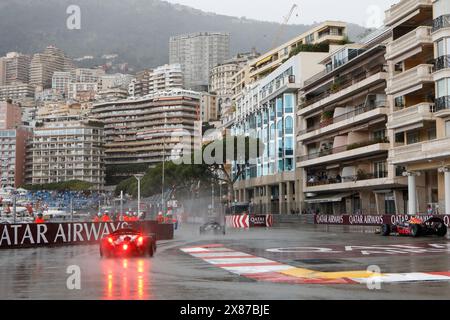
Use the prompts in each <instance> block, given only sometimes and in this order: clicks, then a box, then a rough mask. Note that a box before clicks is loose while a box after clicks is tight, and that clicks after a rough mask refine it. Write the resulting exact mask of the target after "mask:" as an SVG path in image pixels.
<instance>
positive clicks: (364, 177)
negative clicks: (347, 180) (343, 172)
mask: <svg viewBox="0 0 450 320" xmlns="http://www.w3.org/2000/svg"><path fill="white" fill-rule="evenodd" d="M367 178H368V174H367V172H365V171H364V170H363V169H359V170H358V172H357V173H356V179H357V180H358V181H359V180H367Z"/></svg>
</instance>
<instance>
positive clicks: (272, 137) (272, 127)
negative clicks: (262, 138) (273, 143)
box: [270, 124, 275, 140]
mask: <svg viewBox="0 0 450 320" xmlns="http://www.w3.org/2000/svg"><path fill="white" fill-rule="evenodd" d="M270 140H275V124H272V125H271V126H270Z"/></svg>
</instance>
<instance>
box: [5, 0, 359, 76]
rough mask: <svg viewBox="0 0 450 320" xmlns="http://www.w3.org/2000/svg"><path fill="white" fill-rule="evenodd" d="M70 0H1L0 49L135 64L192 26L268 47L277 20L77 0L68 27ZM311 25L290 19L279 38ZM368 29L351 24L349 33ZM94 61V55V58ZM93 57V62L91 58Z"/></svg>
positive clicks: (235, 48)
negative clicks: (72, 26)
mask: <svg viewBox="0 0 450 320" xmlns="http://www.w3.org/2000/svg"><path fill="white" fill-rule="evenodd" d="M73 3H74V2H73V0H8V1H2V2H0V39H1V41H0V54H2V55H3V54H5V53H6V52H8V51H20V52H23V53H34V52H38V51H41V50H43V49H44V48H45V47H46V46H47V45H49V44H53V45H56V46H58V47H60V48H62V49H63V50H65V51H66V52H67V54H68V55H70V56H71V57H74V58H75V57H82V56H85V55H91V56H94V57H96V58H98V57H100V56H102V55H104V54H113V53H114V54H118V55H119V58H118V60H117V61H116V62H129V64H130V66H133V67H135V68H145V67H154V66H157V65H161V64H164V63H167V62H168V42H169V37H170V36H172V35H177V34H181V33H188V32H196V31H223V32H229V33H230V34H231V36H232V41H231V54H235V53H237V52H242V51H250V50H251V49H252V48H253V47H255V48H256V49H257V50H258V51H260V52H264V51H266V50H268V49H269V47H270V45H271V44H272V42H273V39H274V36H275V34H276V33H277V30H278V28H279V24H277V23H270V22H260V21H255V20H248V19H245V18H234V17H229V16H223V15H216V14H211V13H205V12H202V11H200V10H196V9H192V8H189V7H186V6H181V5H174V4H170V3H168V2H164V1H160V0H107V1H105V0H77V1H76V4H77V5H79V6H80V8H81V30H68V29H67V28H66V20H67V18H68V14H66V9H67V7H68V6H69V5H71V4H73ZM309 28H311V26H310V25H295V26H293V25H289V26H287V27H286V28H285V31H284V35H283V37H282V38H281V39H280V41H279V42H280V43H282V42H284V41H286V40H288V39H290V38H292V37H294V36H295V35H298V34H300V33H302V32H304V31H305V30H307V29H309ZM366 31H367V30H366V29H365V28H363V27H361V26H358V25H354V24H350V25H349V37H350V39H357V38H358V36H359V35H361V34H362V33H364V32H366ZM95 62H97V60H96V61H95ZM91 63H92V62H91Z"/></svg>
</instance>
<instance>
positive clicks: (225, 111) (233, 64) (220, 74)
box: [209, 50, 259, 126]
mask: <svg viewBox="0 0 450 320" xmlns="http://www.w3.org/2000/svg"><path fill="white" fill-rule="evenodd" d="M257 57H259V53H257V52H256V50H253V51H252V52H248V53H239V54H237V55H236V56H235V57H233V58H231V59H229V60H226V61H224V62H223V63H221V64H219V65H217V66H215V67H214V68H212V69H211V74H210V80H209V84H210V85H209V91H210V92H211V93H213V94H215V95H217V112H218V114H219V115H220V118H221V119H222V118H223V119H226V118H228V117H229V116H230V115H231V114H232V113H233V110H232V98H233V77H234V76H235V75H236V74H237V73H238V72H240V71H241V69H243V68H244V67H245V65H246V64H247V63H248V62H249V61H250V60H253V59H256V58H257ZM226 123H227V121H226V120H225V121H224V122H223V123H222V126H224V124H226Z"/></svg>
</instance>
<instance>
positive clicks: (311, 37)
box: [305, 33, 314, 44]
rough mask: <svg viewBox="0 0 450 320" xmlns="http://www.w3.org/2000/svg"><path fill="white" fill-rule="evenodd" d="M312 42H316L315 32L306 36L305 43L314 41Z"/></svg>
mask: <svg viewBox="0 0 450 320" xmlns="http://www.w3.org/2000/svg"><path fill="white" fill-rule="evenodd" d="M312 42H314V33H312V34H310V35H308V36H307V37H306V38H305V43H306V44H310V43H312Z"/></svg>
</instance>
